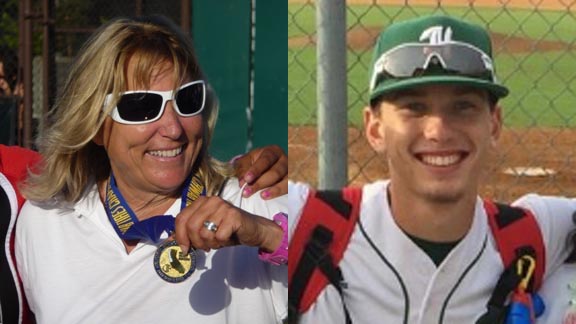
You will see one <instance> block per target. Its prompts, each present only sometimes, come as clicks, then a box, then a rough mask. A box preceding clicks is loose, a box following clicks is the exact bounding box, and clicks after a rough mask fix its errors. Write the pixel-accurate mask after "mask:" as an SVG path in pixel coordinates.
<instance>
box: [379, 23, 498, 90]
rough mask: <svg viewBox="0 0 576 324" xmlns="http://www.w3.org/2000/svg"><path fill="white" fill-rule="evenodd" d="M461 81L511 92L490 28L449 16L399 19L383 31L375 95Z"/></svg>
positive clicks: (487, 88) (489, 88)
mask: <svg viewBox="0 0 576 324" xmlns="http://www.w3.org/2000/svg"><path fill="white" fill-rule="evenodd" d="M429 84H461V85H467V86H472V87H478V88H482V89H485V90H487V91H488V92H489V93H490V94H492V95H493V96H495V97H496V98H503V97H505V96H506V95H508V89H507V88H506V87H504V86H503V85H501V84H500V83H498V81H497V79H496V73H495V70H494V64H493V60H492V45H491V43H490V35H489V34H488V32H487V30H486V29H484V28H482V27H480V26H477V25H473V24H470V23H468V22H465V21H462V20H460V19H456V18H452V17H449V16H443V15H438V16H425V17H420V18H417V19H412V20H407V21H403V22H399V23H395V24H392V25H390V26H389V27H388V28H386V29H385V30H384V31H382V33H380V36H379V37H378V40H377V43H376V46H375V48H374V57H373V59H372V68H371V73H370V100H374V99H376V98H377V97H379V96H381V95H383V94H387V93H390V92H394V91H398V90H403V89H408V88H413V87H418V86H423V85H429Z"/></svg>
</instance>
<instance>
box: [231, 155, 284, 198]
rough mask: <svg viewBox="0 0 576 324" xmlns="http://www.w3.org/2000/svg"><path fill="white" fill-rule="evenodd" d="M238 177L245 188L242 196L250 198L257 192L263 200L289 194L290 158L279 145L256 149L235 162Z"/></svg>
mask: <svg viewBox="0 0 576 324" xmlns="http://www.w3.org/2000/svg"><path fill="white" fill-rule="evenodd" d="M234 168H235V169H236V176H237V177H238V179H239V180H240V186H241V187H242V186H243V185H244V183H248V185H247V186H246V187H245V188H244V191H243V192H242V195H243V196H244V197H250V196H251V195H252V194H253V193H255V192H256V191H259V190H261V189H264V188H267V189H266V190H263V191H262V192H261V193H260V196H261V197H262V199H271V198H275V197H278V196H281V195H285V194H287V193H288V157H287V156H286V154H285V153H284V151H283V150H282V148H280V146H278V145H270V146H264V147H262V148H255V149H253V150H251V151H250V152H248V153H246V154H244V155H243V156H242V157H240V158H238V159H237V160H236V161H234Z"/></svg>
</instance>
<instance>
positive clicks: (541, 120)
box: [288, 0, 576, 201]
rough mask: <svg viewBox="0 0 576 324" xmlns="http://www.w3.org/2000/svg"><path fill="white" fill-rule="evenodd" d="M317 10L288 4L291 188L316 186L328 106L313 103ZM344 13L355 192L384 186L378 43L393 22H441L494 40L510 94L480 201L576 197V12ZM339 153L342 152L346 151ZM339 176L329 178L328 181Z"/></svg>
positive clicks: (504, 2) (530, 4)
mask: <svg viewBox="0 0 576 324" xmlns="http://www.w3.org/2000/svg"><path fill="white" fill-rule="evenodd" d="M317 5H318V4H316V3H315V2H314V1H311V0H308V1H296V0H289V1H288V24H289V25H288V70H289V77H288V80H289V87H288V88H289V94H288V103H289V129H288V132H289V133H288V134H289V135H288V147H289V158H290V164H289V167H290V178H291V179H294V180H298V181H306V182H308V183H311V184H313V185H318V180H317V179H318V176H317V170H318V148H317V147H318V145H317V137H318V135H317V134H318V132H317V124H318V117H319V115H318V113H317V109H316V107H317V102H323V100H325V98H321V97H318V95H317V94H316V88H317V86H318V80H317V77H316V75H317V71H319V70H318V67H317V64H319V65H321V61H324V58H321V59H317V57H316V47H317V44H318V43H319V42H320V41H319V40H318V38H317V31H316V19H317V12H316V11H317ZM345 10H346V40H347V41H346V54H347V57H346V64H345V65H346V71H347V73H346V74H347V80H346V85H347V99H346V101H347V102H346V105H347V112H348V122H347V125H348V134H347V135H348V139H347V151H348V157H347V162H348V163H347V165H348V169H347V170H346V171H347V179H348V182H350V183H355V184H360V183H365V182H368V181H373V180H375V179H378V178H385V177H387V166H386V163H385V160H384V158H383V157H381V156H377V155H376V154H375V153H374V152H373V151H372V150H371V149H370V148H369V145H368V143H367V142H366V141H365V139H364V136H363V134H362V131H363V130H362V114H361V110H362V108H363V107H364V106H365V105H366V103H367V102H368V98H367V96H368V70H369V65H370V61H371V57H372V53H371V48H372V46H373V44H374V42H375V39H376V37H377V35H378V34H379V32H380V31H381V30H383V29H384V28H386V26H387V25H389V24H390V23H392V22H395V21H401V20H406V19H409V18H413V17H417V16H421V15H424V14H438V13H444V14H449V15H453V16H457V17H461V18H464V19H466V20H468V21H471V22H474V23H477V24H480V25H483V26H486V27H487V28H488V29H489V30H490V32H491V35H492V41H493V48H494V51H495V55H496V57H495V60H496V67H497V73H498V75H499V79H500V81H501V82H502V83H504V84H505V85H507V86H508V87H509V89H510V91H511V94H510V95H509V96H508V97H507V98H505V99H504V100H503V101H501V105H502V107H503V114H504V122H505V130H504V132H503V135H502V137H501V138H500V140H499V143H498V147H499V148H498V150H497V152H495V154H494V157H493V161H492V162H493V163H492V164H491V165H492V169H491V170H490V171H489V172H488V173H487V176H486V181H485V184H484V187H483V190H482V192H483V194H485V195H487V196H490V197H494V198H496V199H500V200H504V201H509V200H511V199H513V198H515V197H517V196H519V195H521V194H523V193H526V192H531V191H536V192H539V193H549V194H564V195H574V193H575V192H576V181H574V180H573V179H576V177H575V176H576V174H575V173H576V171H575V168H574V167H573V161H572V160H573V158H574V156H575V151H576V131H575V127H574V126H575V125H576V118H575V117H576V80H575V78H576V55H575V54H576V52H575V50H576V44H575V40H576V38H575V37H574V30H576V17H575V14H576V10H575V11H573V8H572V5H571V4H568V3H567V4H564V2H561V1H553V0H538V1H532V0H476V1H465V0H447V1H425V0H420V1H410V0H405V1H377V0H348V1H346V9H345ZM318 37H319V36H318ZM328 108H329V107H328ZM328 110H329V109H328ZM324 127H331V125H325V126H324ZM322 134H325V132H322ZM325 140H326V139H325V138H322V137H321V138H320V141H325ZM341 144H342V145H344V146H345V145H346V141H343V143H341ZM324 165H327V166H328V167H330V166H331V163H327V164H324ZM337 173H338V170H330V171H329V172H328V173H327V174H337ZM345 173H346V172H345Z"/></svg>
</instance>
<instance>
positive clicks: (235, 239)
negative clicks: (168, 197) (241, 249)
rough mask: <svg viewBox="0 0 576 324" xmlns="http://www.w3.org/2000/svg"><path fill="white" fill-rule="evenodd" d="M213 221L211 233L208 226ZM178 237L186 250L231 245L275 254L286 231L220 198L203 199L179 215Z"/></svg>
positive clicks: (178, 240) (270, 221) (180, 244)
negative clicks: (240, 245)
mask: <svg viewBox="0 0 576 324" xmlns="http://www.w3.org/2000/svg"><path fill="white" fill-rule="evenodd" d="M205 222H212V223H214V224H215V225H216V229H215V230H213V231H211V230H209V229H208V228H207V226H205V225H204V223H205ZM175 226H176V234H175V238H176V241H177V242H178V245H179V246H180V248H181V249H182V251H188V249H189V248H190V245H192V246H193V247H194V248H197V249H202V250H205V251H207V252H208V251H210V249H218V248H221V247H225V246H231V245H238V244H242V245H248V246H257V247H259V248H261V249H263V250H264V251H266V252H273V251H275V250H276V249H277V248H278V247H279V246H280V244H281V243H282V237H283V235H284V233H283V231H282V228H281V227H280V226H278V225H277V224H276V223H275V222H274V221H272V220H269V219H267V218H264V217H261V216H257V215H253V214H250V213H248V212H246V211H244V210H242V209H239V208H237V207H235V206H234V205H232V204H230V203H229V202H227V201H225V200H224V199H222V198H220V197H204V196H202V197H199V198H198V199H196V200H195V201H194V202H193V203H192V204H191V205H189V206H188V207H186V208H184V209H183V210H182V211H181V212H180V213H179V214H178V216H176V224H175Z"/></svg>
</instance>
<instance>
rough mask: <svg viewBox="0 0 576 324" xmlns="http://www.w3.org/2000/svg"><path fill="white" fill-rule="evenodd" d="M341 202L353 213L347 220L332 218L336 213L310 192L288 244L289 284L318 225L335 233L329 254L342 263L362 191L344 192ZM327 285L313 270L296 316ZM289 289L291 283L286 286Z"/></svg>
mask: <svg viewBox="0 0 576 324" xmlns="http://www.w3.org/2000/svg"><path fill="white" fill-rule="evenodd" d="M342 191H343V198H344V200H346V201H347V202H349V203H350V204H351V206H352V212H351V214H350V218H349V219H345V218H344V217H341V216H338V215H333V214H335V213H336V211H335V210H334V209H332V207H330V206H329V205H327V204H326V203H325V202H323V201H322V200H320V199H318V198H316V196H315V194H316V193H315V192H313V191H311V192H310V194H309V195H308V199H307V200H306V204H305V205H304V209H303V210H302V215H301V217H300V220H299V222H298V225H297V228H296V230H295V231H294V236H293V238H292V240H291V241H290V246H289V248H288V260H290V261H289V262H288V281H289V282H291V281H292V277H293V276H294V272H295V271H296V266H297V265H298V262H297V260H300V258H301V257H302V253H303V252H304V247H305V245H306V243H308V240H309V238H310V236H311V235H312V232H313V230H314V228H316V226H317V225H324V226H326V227H327V228H329V229H331V230H332V232H333V233H334V238H333V240H332V244H331V245H330V254H331V255H332V256H333V260H334V262H335V263H336V264H338V262H339V261H340V260H341V259H342V256H343V255H344V251H345V250H346V247H347V246H348V242H349V240H350V236H351V235H352V232H353V231H354V228H355V224H356V220H357V219H358V217H359V216H360V201H361V200H362V188H353V187H350V188H344V189H343V190H342ZM327 284H328V279H326V277H325V276H324V274H322V272H321V271H320V270H318V269H316V270H314V273H312V277H311V278H310V281H309V282H308V286H307V287H306V288H305V293H304V295H303V296H302V300H301V302H300V309H299V312H301V313H304V312H306V311H307V310H308V309H309V308H310V307H311V306H312V304H313V303H314V302H315V301H316V298H317V297H318V295H319V294H320V293H321V292H322V289H324V287H325V286H326V285H327ZM289 285H290V283H289Z"/></svg>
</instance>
